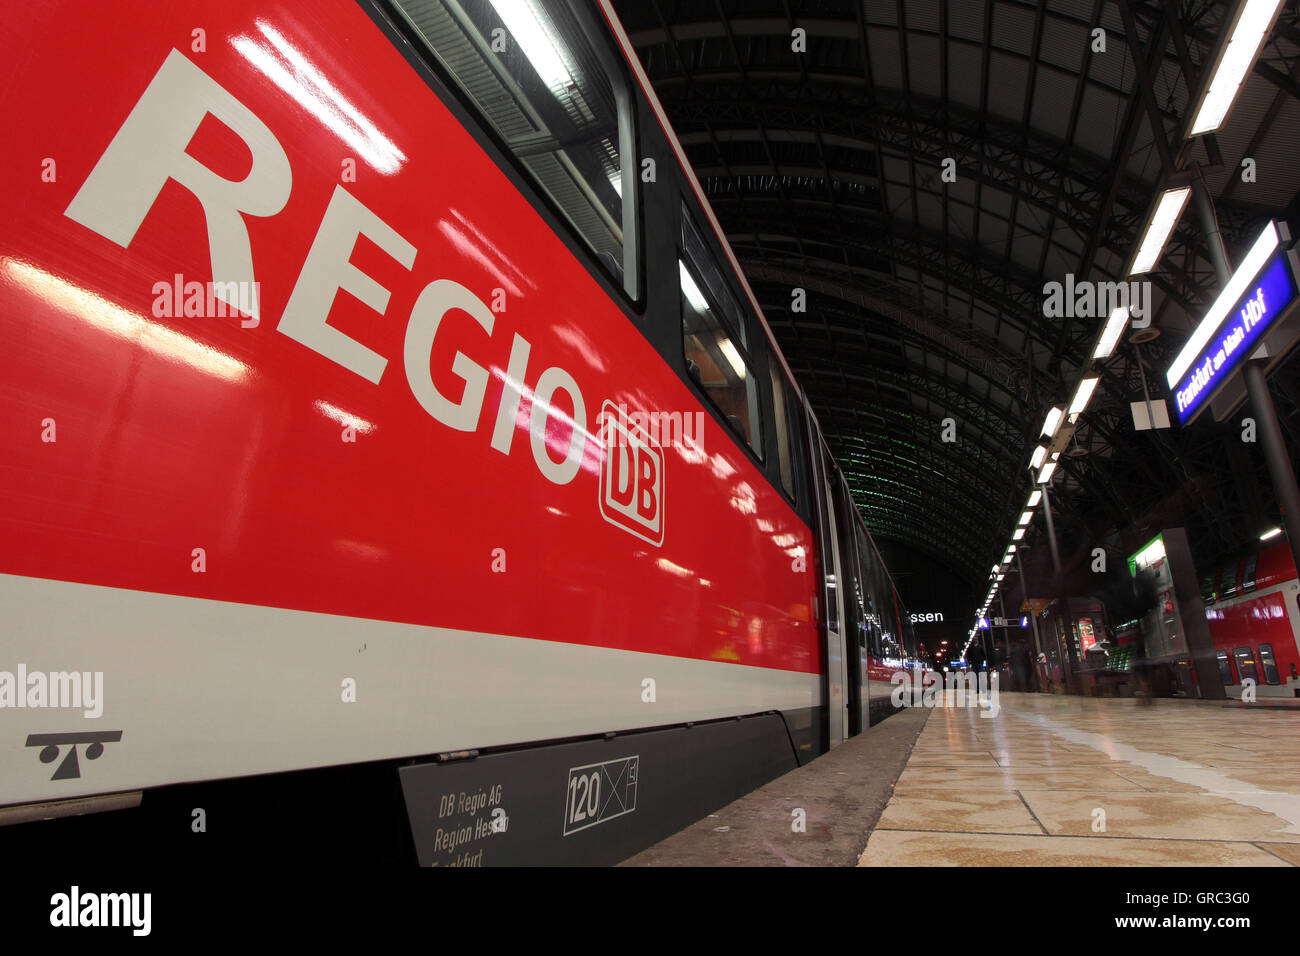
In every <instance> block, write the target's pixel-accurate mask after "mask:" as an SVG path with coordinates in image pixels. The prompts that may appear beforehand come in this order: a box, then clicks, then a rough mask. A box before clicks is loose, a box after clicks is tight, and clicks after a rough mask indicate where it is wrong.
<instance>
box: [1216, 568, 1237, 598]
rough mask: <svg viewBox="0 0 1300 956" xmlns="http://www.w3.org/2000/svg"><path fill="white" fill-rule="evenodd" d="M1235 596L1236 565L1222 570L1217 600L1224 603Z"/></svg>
mask: <svg viewBox="0 0 1300 956" xmlns="http://www.w3.org/2000/svg"><path fill="white" fill-rule="evenodd" d="M1236 596H1237V565H1236V563H1233V564H1230V565H1228V566H1227V567H1226V568H1224V569H1223V574H1221V575H1220V576H1219V600H1221V601H1226V600H1228V598H1232V597H1236Z"/></svg>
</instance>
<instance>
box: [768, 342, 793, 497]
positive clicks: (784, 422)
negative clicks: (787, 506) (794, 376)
mask: <svg viewBox="0 0 1300 956" xmlns="http://www.w3.org/2000/svg"><path fill="white" fill-rule="evenodd" d="M768 371H769V372H771V375H772V414H773V416H774V421H773V423H772V424H773V428H774V429H775V431H776V457H777V463H778V464H779V465H780V469H781V487H782V488H784V489H785V493H786V494H787V495H789V496H790V500H791V501H793V500H794V498H795V493H794V452H793V449H792V440H791V434H790V433H791V430H792V425H791V417H792V416H791V415H790V403H789V402H788V401H786V381H785V372H784V371H782V369H781V363H779V362H778V361H777V360H776V356H775V355H771V356H768Z"/></svg>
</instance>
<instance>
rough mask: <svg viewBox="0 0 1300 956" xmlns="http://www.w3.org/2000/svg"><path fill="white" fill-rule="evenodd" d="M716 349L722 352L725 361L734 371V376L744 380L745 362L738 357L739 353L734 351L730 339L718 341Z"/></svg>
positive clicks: (734, 348)
mask: <svg viewBox="0 0 1300 956" xmlns="http://www.w3.org/2000/svg"><path fill="white" fill-rule="evenodd" d="M718 348H719V349H720V350H721V351H722V354H723V355H725V356H726V357H727V361H728V362H730V363H731V367H732V369H734V370H735V373H736V376H737V377H738V378H744V377H745V360H744V359H742V358H741V357H740V353H739V352H737V351H736V347H735V346H734V345H732V344H731V339H721V340H719V342H718Z"/></svg>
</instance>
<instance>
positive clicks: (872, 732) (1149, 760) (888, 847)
mask: <svg viewBox="0 0 1300 956" xmlns="http://www.w3.org/2000/svg"><path fill="white" fill-rule="evenodd" d="M999 703H1000V710H999V712H998V714H997V716H995V717H991V718H989V717H982V716H981V711H980V710H979V709H974V708H955V707H946V708H934V709H919V708H918V709H911V710H905V711H903V712H902V713H899V714H897V715H895V716H892V717H890V718H889V719H887V720H886V721H884V722H883V723H881V724H878V725H876V726H874V727H872V728H871V729H869V730H868V731H867V732H866V733H864V734H862V735H860V736H859V737H857V738H854V739H853V740H851V741H849V742H847V743H845V744H844V745H842V746H840V747H837V748H836V749H835V750H833V751H831V752H830V753H829V754H826V755H825V756H823V757H821V758H819V759H818V760H815V761H813V762H812V763H810V764H808V765H807V766H804V767H801V768H799V769H797V770H795V771H792V772H791V773H789V774H786V775H785V776H783V777H781V778H780V779H778V780H776V781H773V783H771V784H769V785H768V786H766V787H764V788H762V789H760V790H758V791H755V792H754V793H752V794H749V795H748V796H746V797H744V798H742V799H741V800H738V801H736V802H735V803H733V804H731V805H729V806H727V807H724V808H722V809H721V810H719V811H718V812H717V813H715V814H712V815H710V816H709V818H707V819H705V820H702V821H699V822H698V823H697V824H695V825H694V826H692V827H690V828H688V829H686V830H684V831H682V832H681V833H678V834H676V835H674V836H673V837H671V838H669V839H668V840H665V841H663V842H662V843H660V844H658V845H656V846H654V847H651V848H650V849H648V850H646V851H644V852H642V853H640V854H638V855H637V856H635V857H633V858H632V859H630V860H628V861H626V864H625V865H648V866H655V865H686V866H709V865H726V866H735V865H742V866H743V865H777V866H779V865H853V864H855V863H856V864H858V865H860V866H1282V867H1285V866H1300V710H1296V709H1294V708H1293V707H1276V706H1265V705H1264V704H1260V705H1259V706H1255V705H1250V704H1241V703H1239V702H1222V701H1219V702H1214V701H1188V700H1174V699H1157V700H1155V701H1153V702H1152V703H1151V704H1150V705H1146V706H1144V705H1142V704H1141V703H1140V702H1138V701H1135V700H1132V699H1093V698H1082V697H1068V696H1063V695H1046V694H1018V693H1003V694H1001V695H1000V701H999ZM891 755H892V756H891ZM799 809H802V810H803V811H804V812H805V814H806V821H807V822H806V828H805V829H804V830H803V831H799V830H797V829H796V828H793V827H792V819H793V818H794V817H795V811H797V810H799Z"/></svg>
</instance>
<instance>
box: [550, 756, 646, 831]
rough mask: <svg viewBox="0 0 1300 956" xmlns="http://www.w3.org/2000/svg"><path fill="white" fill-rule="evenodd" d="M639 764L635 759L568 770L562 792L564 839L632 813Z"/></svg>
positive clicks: (634, 805)
mask: <svg viewBox="0 0 1300 956" xmlns="http://www.w3.org/2000/svg"><path fill="white" fill-rule="evenodd" d="M640 762H641V758H640V757H639V756H634V757H620V758H619V759H618V760H607V761H605V762H604V763H593V764H588V765H587V766H585V767H574V768H573V769H571V770H570V771H569V783H568V786H567V788H566V790H565V801H564V835H565V836H568V835H569V834H571V833H577V832H578V831H579V830H585V829H587V828H588V827H594V826H595V825H596V824H597V823H604V822H605V821H606V820H612V819H614V818H615V817H621V816H622V815H623V814H625V813H631V812H632V811H633V810H635V809H636V786H637V770H638V769H639V766H640Z"/></svg>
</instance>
